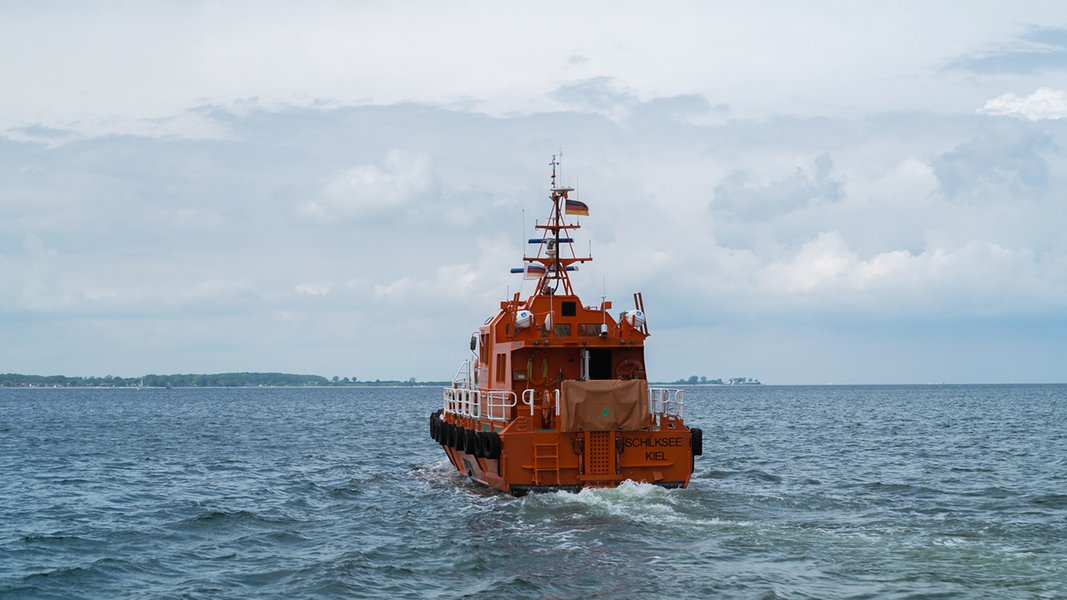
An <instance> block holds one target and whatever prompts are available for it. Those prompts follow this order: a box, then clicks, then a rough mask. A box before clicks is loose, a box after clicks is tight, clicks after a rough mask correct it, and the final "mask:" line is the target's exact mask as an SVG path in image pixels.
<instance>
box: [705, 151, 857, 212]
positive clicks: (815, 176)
mask: <svg viewBox="0 0 1067 600" xmlns="http://www.w3.org/2000/svg"><path fill="white" fill-rule="evenodd" d="M814 163H815V169H814V172H813V173H809V172H808V171H807V170H805V169H804V168H803V167H796V169H795V170H794V171H793V173H791V174H789V175H787V176H784V177H781V178H779V179H776V180H773V181H770V182H767V183H763V182H761V181H760V180H758V179H757V178H756V177H755V176H754V175H753V174H752V173H751V172H750V171H747V170H736V171H734V172H732V173H730V174H729V175H728V176H727V177H726V178H725V179H724V180H723V182H722V183H720V184H719V185H718V186H716V187H715V197H714V198H713V199H712V201H711V204H710V209H711V211H712V212H713V213H714V214H715V215H716V216H718V217H722V218H726V219H736V220H740V221H755V220H766V219H770V218H773V217H776V216H781V215H784V214H788V213H790V212H793V211H796V210H799V209H801V208H804V207H807V206H811V205H814V204H834V203H837V202H840V201H841V199H842V198H843V194H844V192H843V185H844V183H843V181H842V180H841V179H839V178H835V177H833V176H832V175H831V171H832V170H833V167H834V163H833V160H831V159H830V156H829V155H827V154H820V155H818V156H816V157H815V160H814Z"/></svg>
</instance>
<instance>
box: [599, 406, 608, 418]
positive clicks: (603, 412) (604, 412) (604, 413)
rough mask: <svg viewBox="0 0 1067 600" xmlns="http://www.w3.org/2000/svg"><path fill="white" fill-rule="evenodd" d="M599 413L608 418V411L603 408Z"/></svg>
mask: <svg viewBox="0 0 1067 600" xmlns="http://www.w3.org/2000/svg"><path fill="white" fill-rule="evenodd" d="M600 413H601V414H603V415H604V416H605V417H606V416H608V409H606V408H605V409H604V410H602V411H600Z"/></svg>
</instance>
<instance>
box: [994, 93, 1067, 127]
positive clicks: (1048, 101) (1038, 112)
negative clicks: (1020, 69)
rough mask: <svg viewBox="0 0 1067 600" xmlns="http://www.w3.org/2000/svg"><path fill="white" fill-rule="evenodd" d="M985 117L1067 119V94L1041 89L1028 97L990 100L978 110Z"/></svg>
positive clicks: (1010, 94) (1013, 95)
mask: <svg viewBox="0 0 1067 600" xmlns="http://www.w3.org/2000/svg"><path fill="white" fill-rule="evenodd" d="M978 113H979V114H983V115H994V116H1000V115H1007V116H1017V117H1022V118H1024V119H1029V120H1031V121H1041V120H1045V119H1062V118H1064V117H1067V92H1064V91H1063V90H1054V89H1052V88H1047V87H1043V88H1039V89H1038V90H1037V91H1035V92H1034V93H1033V94H1030V95H1029V96H1026V97H1020V96H1016V95H1015V94H1012V93H1010V92H1009V93H1007V94H1004V95H1002V96H997V97H996V98H993V99H992V100H989V101H988V102H986V103H985V105H983V106H982V108H980V109H978Z"/></svg>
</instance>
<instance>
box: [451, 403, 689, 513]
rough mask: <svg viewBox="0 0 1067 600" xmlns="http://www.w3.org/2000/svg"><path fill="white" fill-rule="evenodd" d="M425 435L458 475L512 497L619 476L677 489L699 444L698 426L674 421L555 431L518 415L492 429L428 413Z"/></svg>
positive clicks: (601, 483) (611, 483)
mask: <svg viewBox="0 0 1067 600" xmlns="http://www.w3.org/2000/svg"><path fill="white" fill-rule="evenodd" d="M431 436H432V437H434V439H435V440H437V441H438V442H439V443H440V444H441V445H442V446H443V447H444V450H445V453H446V455H447V456H448V459H449V462H450V463H451V464H452V466H453V467H455V469H456V470H457V472H459V473H461V474H462V475H464V476H466V477H469V478H470V479H471V480H472V481H475V482H477V483H480V484H482V485H485V486H487V487H490V488H493V489H497V490H501V491H505V492H509V493H512V494H515V495H524V494H526V493H529V492H550V491H559V490H564V491H572V492H576V491H579V490H581V489H582V488H587V487H591V488H596V487H616V486H618V485H619V484H621V483H622V482H624V481H634V482H639V483H650V484H654V485H658V486H662V487H665V488H684V487H686V486H688V484H689V478H690V475H691V474H692V472H693V460H694V456H695V455H697V454H700V453H701V451H702V448H701V446H702V443H703V440H702V434H701V432H700V430H690V429H688V428H686V427H685V426H684V425H683V424H681V423H674V422H668V423H666V424H665V425H664V426H662V427H661V428H659V429H658V430H654V431H651V430H650V431H580V432H560V431H555V430H537V429H534V428H533V427H532V423H531V422H529V420H524V419H518V420H516V421H513V422H511V423H508V424H506V426H503V427H497V426H495V425H494V424H492V423H462V422H459V421H457V422H451V420H449V418H448V417H447V416H445V417H444V418H442V416H441V414H440V413H434V414H432V415H431ZM494 438H495V439H498V440H499V443H495V442H493V441H492V440H493V439H494ZM486 440H490V441H486Z"/></svg>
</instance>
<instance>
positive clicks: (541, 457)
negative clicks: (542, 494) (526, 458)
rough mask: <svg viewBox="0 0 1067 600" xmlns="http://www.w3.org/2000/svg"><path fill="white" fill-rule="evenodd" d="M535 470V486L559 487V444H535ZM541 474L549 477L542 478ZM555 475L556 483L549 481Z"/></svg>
mask: <svg viewBox="0 0 1067 600" xmlns="http://www.w3.org/2000/svg"><path fill="white" fill-rule="evenodd" d="M533 459H534V469H533V480H534V484H535V485H559V484H560V478H559V445H558V444H534V456H533ZM541 473H547V474H548V476H547V477H544V478H542V476H541ZM553 474H554V475H555V478H556V480H555V481H547V479H549V478H551V477H552V476H553Z"/></svg>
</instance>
